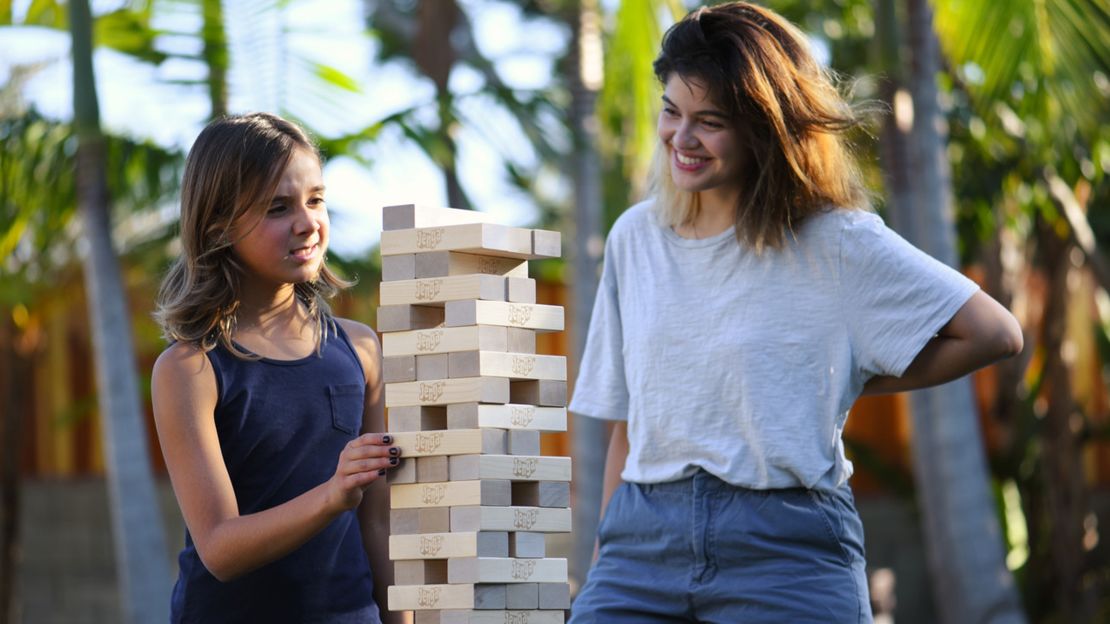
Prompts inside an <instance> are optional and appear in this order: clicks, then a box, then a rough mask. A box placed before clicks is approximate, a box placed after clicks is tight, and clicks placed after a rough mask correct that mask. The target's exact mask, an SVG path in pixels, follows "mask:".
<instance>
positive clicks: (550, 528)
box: [451, 506, 571, 533]
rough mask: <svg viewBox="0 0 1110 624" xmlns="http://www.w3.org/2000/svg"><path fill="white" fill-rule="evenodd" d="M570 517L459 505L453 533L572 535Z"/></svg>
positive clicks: (560, 511) (546, 511) (533, 510)
mask: <svg viewBox="0 0 1110 624" xmlns="http://www.w3.org/2000/svg"><path fill="white" fill-rule="evenodd" d="M570 514H571V512H570V509H541V508H538V507H488V506H487V507H480V506H459V507H452V508H451V530H452V531H532V532H535V533H569V532H570V529H571V515H570Z"/></svg>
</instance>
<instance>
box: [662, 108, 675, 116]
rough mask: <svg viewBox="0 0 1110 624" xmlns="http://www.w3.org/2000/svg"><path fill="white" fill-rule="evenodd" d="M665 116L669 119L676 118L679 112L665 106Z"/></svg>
mask: <svg viewBox="0 0 1110 624" xmlns="http://www.w3.org/2000/svg"><path fill="white" fill-rule="evenodd" d="M663 114H664V115H666V116H667V117H675V116H677V115H678V111H676V110H675V109H673V108H671V107H670V106H664V107H663Z"/></svg>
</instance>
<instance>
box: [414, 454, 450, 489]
mask: <svg viewBox="0 0 1110 624" xmlns="http://www.w3.org/2000/svg"><path fill="white" fill-rule="evenodd" d="M449 466H450V464H448V462H447V456H445V455H436V456H432V457H417V458H416V482H417V483H439V482H441V481H448V480H450V478H451V476H450V475H451V473H450V472H449V471H448V468H449Z"/></svg>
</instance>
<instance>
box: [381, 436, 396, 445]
mask: <svg viewBox="0 0 1110 624" xmlns="http://www.w3.org/2000/svg"><path fill="white" fill-rule="evenodd" d="M382 444H393V436H391V435H384V436H382Z"/></svg>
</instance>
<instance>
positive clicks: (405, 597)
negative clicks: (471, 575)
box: [388, 584, 531, 624]
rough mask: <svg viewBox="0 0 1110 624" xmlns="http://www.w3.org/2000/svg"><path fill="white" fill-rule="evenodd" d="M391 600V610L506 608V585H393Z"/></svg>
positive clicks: (390, 590) (390, 591) (390, 594)
mask: <svg viewBox="0 0 1110 624" xmlns="http://www.w3.org/2000/svg"><path fill="white" fill-rule="evenodd" d="M388 601H389V610H390V611H413V610H425V609H504V608H505V585H504V584H497V585H475V584H466V585H392V586H390V588H389V598H388ZM529 624H531V623H529Z"/></svg>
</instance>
